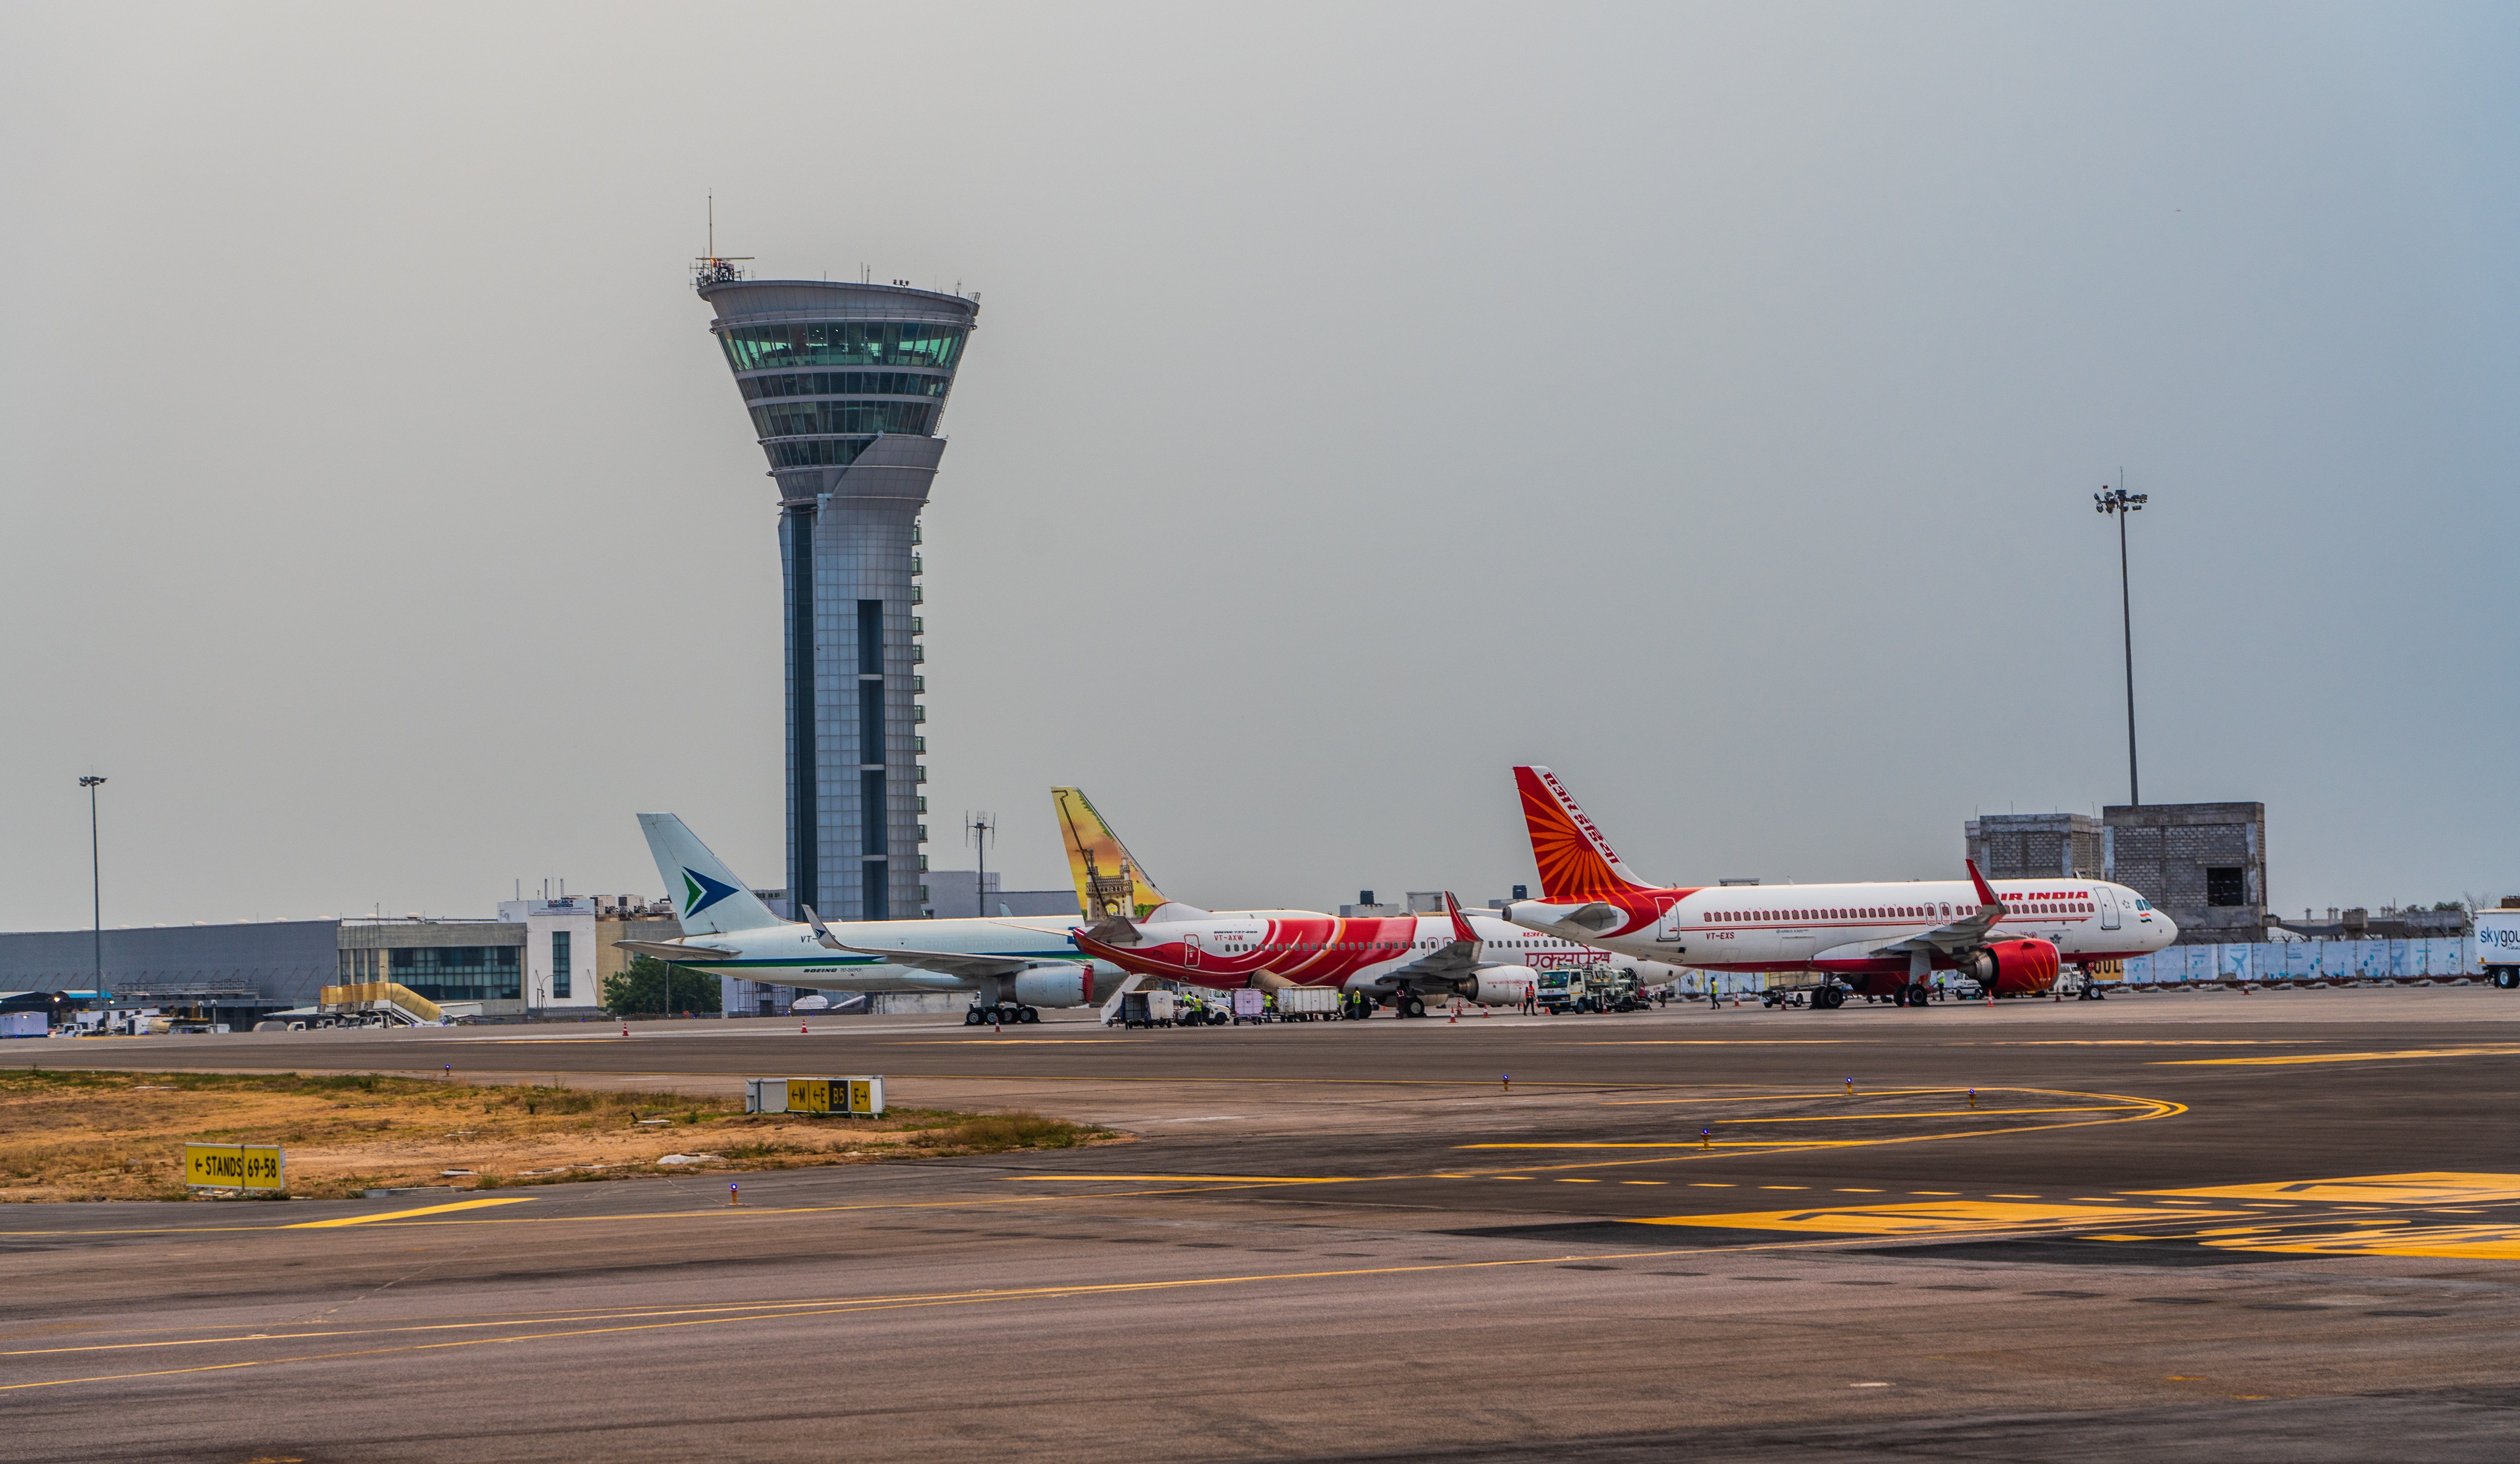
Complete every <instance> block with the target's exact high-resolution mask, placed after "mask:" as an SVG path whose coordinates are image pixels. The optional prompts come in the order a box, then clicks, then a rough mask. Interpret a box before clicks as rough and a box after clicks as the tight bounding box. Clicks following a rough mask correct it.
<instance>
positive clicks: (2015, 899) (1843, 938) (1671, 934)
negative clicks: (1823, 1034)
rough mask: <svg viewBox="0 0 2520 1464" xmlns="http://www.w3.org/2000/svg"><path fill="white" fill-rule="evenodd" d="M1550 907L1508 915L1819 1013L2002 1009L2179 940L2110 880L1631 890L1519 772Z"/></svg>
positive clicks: (1540, 770) (1575, 814) (1553, 785)
mask: <svg viewBox="0 0 2520 1464" xmlns="http://www.w3.org/2000/svg"><path fill="white" fill-rule="evenodd" d="M1513 780H1514V784H1515V786H1516V787H1517V788H1519V789H1520V790H1521V793H1522V813H1523V820H1524V822H1525V823H1526V824H1528V825H1529V827H1530V830H1531V855H1532V859H1533V861H1534V862H1535V863H1537V864H1538V865H1539V866H1540V889H1541V893H1542V895H1543V897H1542V898H1540V899H1533V900H1515V901H1513V902H1512V903H1511V904H1508V905H1507V906H1506V907H1505V909H1504V910H1503V911H1502V912H1501V913H1502V914H1503V915H1504V916H1505V918H1506V919H1508V920H1509V921H1511V922H1513V923H1514V924H1515V925H1518V926H1521V927H1523V928H1524V929H1526V930H1530V931H1535V932H1539V933H1541V934H1544V935H1551V936H1556V937H1560V938H1565V939H1569V940H1581V941H1586V942H1589V943H1591V944H1595V945H1601V946H1606V947H1608V948H1609V949H1611V950H1615V951H1618V952H1619V953H1621V954H1622V955H1630V956H1636V957H1640V958H1643V959H1646V960H1654V961H1669V962H1672V963H1674V964H1676V965H1682V966H1689V967H1694V968H1696V969H1697V970H1700V971H1740V972H1798V973H1806V974H1810V975H1812V976H1816V977H1818V978H1819V979H1820V981H1821V986H1820V990H1819V992H1818V996H1819V1000H1818V1004H1819V1005H1821V1006H1823V1007H1833V1006H1838V1005H1841V1004H1843V1003H1844V1001H1845V1000H1846V993H1847V992H1848V991H1861V992H1864V993H1867V994H1869V995H1883V994H1887V995H1889V996H1890V997H1891V998H1892V999H1893V1000H1895V1001H1897V1002H1898V1003H1899V1004H1901V1005H1903V1006H1905V1005H1909V1004H1912V1003H1921V1002H1922V1001H1923V1000H1924V999H1925V991H1926V984H1927V982H1928V981H1930V979H1931V974H1932V973H1933V972H1936V971H1957V972H1958V973H1960V974H1961V975H1963V976H1966V977H1968V978H1970V979H1972V980H1974V981H1976V982H1978V983H1980V984H1984V985H1987V986H1990V987H1992V988H1993V989H1994V990H1995V991H1996V992H1998V993H1999V994H2003V995H2015V994H2027V993H2030V992H2037V991H2045V990H2047V989H2048V987H2050V986H2052V985H2054V984H2055V983H2056V974H2057V968H2058V964H2059V962H2060V961H2062V960H2070V961H2077V962H2091V961H2117V960H2124V959H2126V958H2127V957H2129V956H2138V955H2143V954H2146V953H2148V952H2151V951H2156V950H2159V949H2161V948H2162V947H2163V946H2165V945H2168V944H2169V943H2170V942H2171V941H2172V940H2174V939H2176V938H2178V935H2179V928H2178V927H2177V926H2176V925H2173V924H2172V923H2171V921H2170V917H2168V916H2166V915H2164V914H2162V913H2161V912H2160V911H2158V910H2155V909H2154V908H2153V907H2152V905H2151V902H2150V901H2148V900H2146V899H2145V898H2144V897H2143V896H2142V895H2139V894H2138V893H2136V892H2134V891H2132V890H2130V889H2128V888H2126V887H2125V886H2124V885H2113V884H2109V883H2107V882H2106V881H2101V880H2082V879H2061V878H2060V879H2047V880H2005V881H2003V884H2002V888H1997V887H1995V886H1991V885H1989V884H1988V883H1987V882H1986V880H1984V879H1983V878H1981V877H1980V876H1979V874H1978V871H1977V865H1976V864H1975V863H1974V862H1972V863H1970V864H1969V866H1968V872H1969V877H1968V881H1967V882H1966V883H1962V882H1960V881H1958V880H1944V881H1932V880H1921V881H1910V882H1906V883H1901V884H1862V885H1781V886H1779V885H1732V886H1719V887H1716V888H1713V889H1707V888H1703V887H1685V886H1684V887H1665V886H1659V885H1652V884H1648V883H1646V882H1645V881H1643V880H1640V879H1637V878H1635V877H1633V876H1631V875H1630V874H1629V873H1628V871H1627V867H1626V866H1625V865H1623V864H1621V863H1620V862H1619V856H1618V855H1617V854H1616V853H1613V852H1612V851H1611V849H1610V845H1609V841H1608V840H1605V839H1603V838H1602V837H1601V831H1600V830H1599V829H1598V828H1596V827H1594V824H1593V821H1592V820H1591V819H1589V818H1586V817H1585V816H1584V810H1583V809H1581V808H1579V807H1577V806H1576V805H1575V800H1574V797H1573V796H1572V795H1570V794H1569V793H1567V791H1566V789H1565V786H1564V785H1563V784H1561V783H1559V782H1558V781H1557V778H1556V775H1555V774H1553V773H1552V772H1550V770H1549V769H1547V768H1545V767H1517V768H1515V769H1514V770H1513Z"/></svg>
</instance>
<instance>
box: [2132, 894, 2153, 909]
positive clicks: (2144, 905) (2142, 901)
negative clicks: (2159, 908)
mask: <svg viewBox="0 0 2520 1464" xmlns="http://www.w3.org/2000/svg"><path fill="white" fill-rule="evenodd" d="M2135 907H2136V908H2137V909H2138V910H2149V909H2151V908H2152V901H2150V900H2148V899H2146V898H2144V897H2143V896H2142V895H2140V894H2138V895H2137V896H2136V897H2135Z"/></svg>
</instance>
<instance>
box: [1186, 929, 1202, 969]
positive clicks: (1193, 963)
mask: <svg viewBox="0 0 2520 1464" xmlns="http://www.w3.org/2000/svg"><path fill="white" fill-rule="evenodd" d="M1200 954H1201V952H1200V951H1199V948H1198V937H1197V936H1195V935H1190V936H1184V937H1182V964H1183V965H1185V966H1188V967H1189V968H1190V969H1191V970H1193V971H1196V970H1197V969H1198V958H1199V955H1200Z"/></svg>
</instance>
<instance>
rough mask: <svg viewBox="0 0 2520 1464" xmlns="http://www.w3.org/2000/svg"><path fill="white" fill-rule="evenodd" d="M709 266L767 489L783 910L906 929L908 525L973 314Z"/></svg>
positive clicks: (910, 859)
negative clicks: (780, 646)
mask: <svg viewBox="0 0 2520 1464" xmlns="http://www.w3.org/2000/svg"><path fill="white" fill-rule="evenodd" d="M709 262H710V263H711V264H712V265H714V266H715V267H714V268H710V269H704V270H703V271H702V273H701V275H700V278H699V281H698V290H699V294H700V297H701V298H703V299H705V300H707V301H708V302H709V304H710V305H711V306H713V307H714V308H715V309H716V311H717V318H716V319H714V320H712V321H710V322H709V330H710V331H711V332H712V333H713V334H714V335H715V336H716V337H717V339H718V343H719V345H720V346H721V347H722V348H723V349H724V350H725V352H726V359H727V364H728V365H729V366H730V367H732V368H733V369H734V372H735V380H736V387H737V389H739V390H740V391H741V392H742V396H743V402H744V407H745V409H746V411H748V412H749V413H750V414H751V417H752V423H753V430H754V431H755V432H756V433H757V434H758V435H759V436H760V438H761V447H762V451H763V452H764V453H766V454H767V455H768V457H769V459H770V477H771V479H772V480H774V481H776V482H777V483H778V485H779V561H780V566H781V571H782V573H783V576H784V589H785V594H784V596H783V598H782V600H781V605H782V606H783V607H784V611H785V613H784V615H783V616H782V620H783V622H784V637H783V638H784V643H785V648H786V652H787V657H786V665H787V723H786V725H787V890H788V898H789V900H790V901H791V903H792V904H793V905H795V906H798V907H800V908H798V909H796V911H795V912H794V913H795V914H796V915H797V916H798V917H799V918H801V917H802V915H803V910H802V909H801V907H802V906H804V905H811V906H813V907H814V910H815V912H816V913H817V914H819V915H821V916H822V917H823V918H824V919H826V920H899V919H908V918H913V917H916V916H918V915H920V914H922V913H923V906H924V903H925V901H924V898H923V890H922V881H921V878H920V876H921V874H922V871H923V869H924V867H925V863H926V860H925V857H924V856H923V855H922V853H921V852H920V846H921V845H922V844H923V843H925V842H926V837H927V831H926V829H925V827H924V825H922V823H921V822H920V819H921V816H922V814H923V813H925V811H926V799H925V798H924V797H922V795H921V793H920V791H919V788H920V785H921V784H922V783H924V782H925V781H926V780H927V770H926V769H925V768H924V767H922V766H921V765H920V763H919V757H920V755H921V754H922V753H923V752H924V751H925V747H926V740H925V738H924V737H923V736H922V732H921V727H922V724H923V723H924V722H925V721H926V709H925V708H923V707H922V706H921V704H920V703H919V701H918V695H919V693H920V692H921V691H922V690H924V689H925V677H924V673H923V672H922V670H921V669H920V667H921V666H922V663H923V662H924V661H925V656H924V654H923V652H922V647H921V645H920V642H919V636H920V632H921V630H922V628H923V627H922V623H921V617H920V614H919V606H920V603H921V601H922V598H923V597H922V595H921V593H920V585H919V582H918V581H919V574H920V569H921V563H920V556H919V554H918V553H917V549H918V546H919V513H920V510H921V509H922V508H923V507H925V506H926V503H927V490H928V486H929V484H930V482H931V481H932V480H934V479H935V477H936V465H937V462H938V461H939V460H940V459H941V458H942V457H943V456H944V453H945V439H944V438H942V437H940V436H938V435H936V434H937V429H938V426H939V425H940V423H941V421H942V419H943V417H944V413H945V402H946V398H947V397H948V396H949V395H950V394H951V393H952V391H953V389H954V372H955V368H956V367H957V365H958V364H959V363H960V362H961V360H962V355H963V343H964V342H965V340H966V339H967V337H968V336H969V334H970V331H971V327H972V324H973V322H974V320H975V319H976V318H977V316H978V314H979V310H980V306H979V302H978V301H977V300H974V299H966V298H964V297H961V296H957V295H945V294H940V293H938V292H934V291H927V290H912V289H908V288H906V287H901V286H885V285H859V284H835V283H832V282H830V281H822V280H745V279H739V278H736V277H735V276H734V272H733V270H732V269H731V268H728V267H726V266H725V265H723V264H722V263H720V262H719V261H709Z"/></svg>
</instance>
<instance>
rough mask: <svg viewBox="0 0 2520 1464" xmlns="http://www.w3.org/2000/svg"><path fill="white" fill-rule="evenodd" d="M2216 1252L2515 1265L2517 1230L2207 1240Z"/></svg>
mask: <svg viewBox="0 0 2520 1464" xmlns="http://www.w3.org/2000/svg"><path fill="white" fill-rule="evenodd" d="M2205 1244H2206V1245H2207V1246H2210V1247H2212V1248H2214V1249H2216V1250H2223V1251H2250V1252H2258V1253H2265V1254H2273V1255H2285V1256H2408V1257H2421V1258H2430V1259H2437V1260H2520V1226H2512V1225H2409V1226H2403V1227H2399V1228H2394V1229H2387V1230H2367V1229H2355V1230H2335V1231H2329V1232H2327V1233H2325V1234H2314V1235H2299V1234H2295V1235H2277V1236H2264V1237H2256V1236H2253V1237H2249V1238H2247V1239H2240V1238H2233V1239H2229V1240H2209V1241H2207V1242H2205Z"/></svg>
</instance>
